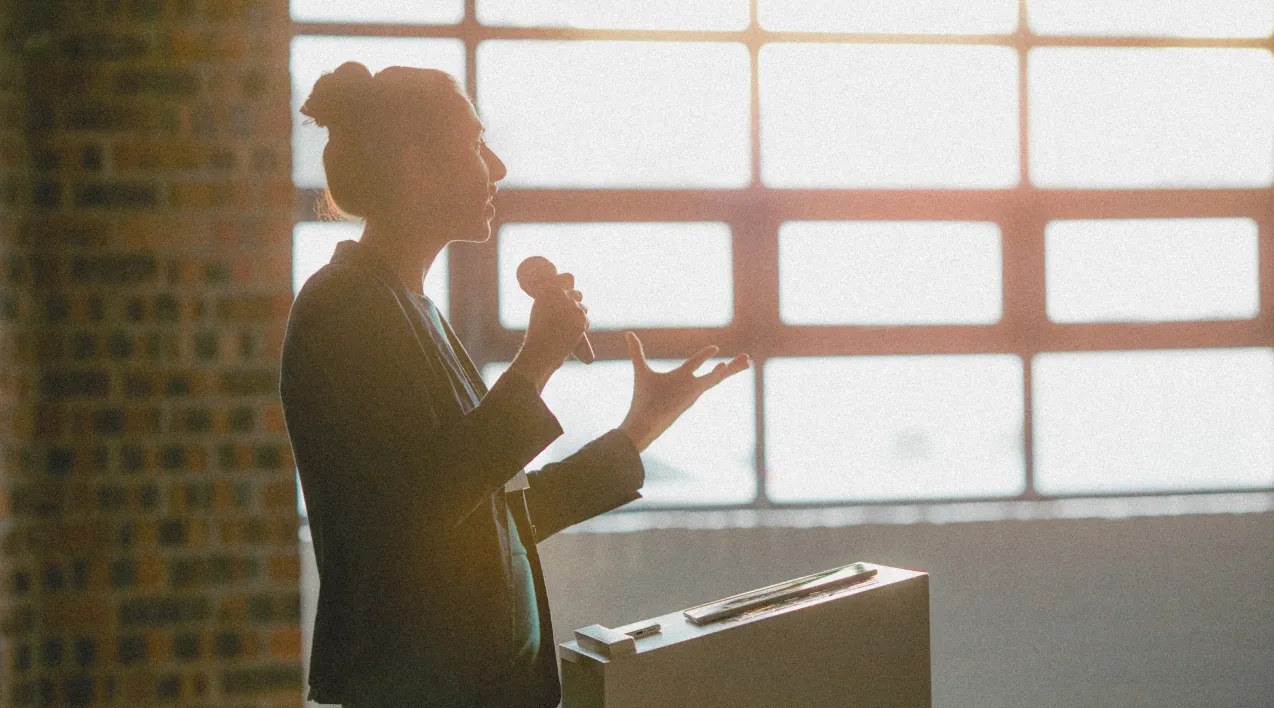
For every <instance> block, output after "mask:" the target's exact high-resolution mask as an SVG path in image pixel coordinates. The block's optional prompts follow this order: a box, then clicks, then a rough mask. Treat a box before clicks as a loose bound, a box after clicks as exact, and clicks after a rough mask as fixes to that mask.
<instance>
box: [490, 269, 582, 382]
mask: <svg viewBox="0 0 1274 708" xmlns="http://www.w3.org/2000/svg"><path fill="white" fill-rule="evenodd" d="M583 300H584V296H583V294H582V293H580V291H578V290H575V276H573V275H571V274H570V273H560V274H558V275H556V276H553V278H552V279H550V280H548V281H547V282H546V283H545V285H544V289H543V291H542V292H539V293H537V294H536V297H535V302H534V304H533V305H531V319H530V322H529V323H528V324H527V327H526V336H525V337H524V338H523V339H522V348H521V349H520V350H519V351H518V355H517V356H516V357H514V359H513V363H512V364H511V365H510V366H509V370H510V371H516V372H517V373H519V374H521V375H522V376H524V377H525V378H527V379H530V381H531V382H532V383H534V384H535V387H536V388H537V389H538V390H540V391H543V390H544V385H545V384H546V383H548V380H549V377H550V376H552V375H553V372H555V371H557V370H558V368H559V367H561V366H562V362H564V361H566V357H568V356H570V354H571V351H572V350H573V349H574V348H575V345H576V344H578V343H579V340H580V337H582V336H584V332H585V331H587V330H588V307H586V306H585V305H584V302H583Z"/></svg>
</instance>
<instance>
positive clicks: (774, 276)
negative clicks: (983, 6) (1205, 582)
mask: <svg viewBox="0 0 1274 708" xmlns="http://www.w3.org/2000/svg"><path fill="white" fill-rule="evenodd" d="M476 1H477V0H465V2H464V19H463V20H462V21H461V22H460V23H458V24H454V25H399V24H380V23H369V24H363V23H326V22H293V23H292V33H293V36H301V35H317V36H361V37H421V38H452V39H460V40H461V41H462V42H463V43H464V46H465V76H464V85H465V88H466V90H467V91H468V93H469V95H470V96H474V97H476V96H477V95H478V93H477V81H478V78H477V66H476V54H477V47H478V45H479V44H480V43H481V42H483V41H485V40H492V39H506V40H507V39H515V40H517V39H521V40H611V41H625V40H636V41H679V42H735V43H740V44H743V45H744V46H745V47H746V48H747V50H748V53H749V57H750V64H751V65H750V71H751V96H750V101H751V109H750V111H751V115H750V126H751V148H750V149H751V170H752V179H751V183H750V184H749V185H748V186H746V187H741V188H733V189H732V188H724V189H723V188H702V189H646V188H638V189H530V188H507V189H502V190H501V191H500V193H499V195H498V196H497V197H496V206H497V217H496V219H495V220H493V222H492V234H493V236H492V242H490V243H488V244H486V245H484V246H481V247H459V248H454V249H449V259H450V262H449V266H450V271H449V284H450V304H451V317H450V319H451V321H452V324H453V326H454V328H455V329H456V331H457V333H458V335H459V336H460V337H461V339H462V340H463V341H464V342H465V346H466V348H467V350H468V352H469V353H470V355H471V356H472V357H473V359H474V362H475V364H476V365H477V366H478V367H479V368H481V367H482V366H484V365H485V364H487V363H491V362H500V361H509V360H511V359H512V357H513V356H514V354H515V353H516V352H517V349H518V346H519V344H520V342H521V339H522V332H521V331H520V330H507V329H505V328H503V327H502V326H501V324H500V318H499V307H498V301H497V297H498V295H497V285H496V283H497V263H496V258H497V247H496V243H495V240H496V239H497V238H498V231H499V229H500V227H501V226H502V225H503V224H505V223H523V222H630V221H721V222H725V223H726V224H728V225H729V227H730V230H731V246H732V263H733V276H734V283H735V287H734V288H733V292H734V319H733V321H732V322H731V323H730V324H729V325H728V326H726V327H722V328H702V329H699V328H695V329H684V328H673V329H637V330H636V331H637V332H638V333H639V334H640V335H641V337H642V340H643V342H644V344H645V349H646V353H647V355H648V356H649V357H650V358H674V359H675V358H683V357H686V356H689V355H690V354H692V353H694V352H695V351H696V350H698V349H699V348H700V347H702V346H705V345H707V344H718V345H720V346H721V349H722V351H723V352H726V353H735V352H744V351H746V352H748V353H749V354H750V355H751V356H752V359H753V363H754V366H755V367H757V375H756V376H755V391H754V393H755V402H756V404H755V411H754V420H755V425H756V430H755V435H756V438H755V439H756V458H755V465H756V474H757V496H756V498H755V500H754V501H753V502H751V503H748V504H739V505H710V506H709V505H705V506H697V505H696V506H686V505H664V506H658V507H655V506H645V507H643V508H642V509H641V510H642V511H651V510H656V509H657V510H692V511H703V510H730V509H778V508H781V509H799V508H822V507H843V506H876V505H899V504H923V505H933V504H946V503H956V502H961V503H962V502H987V501H993V502H994V501H1034V500H1054V499H1073V498H1094V497H1101V498H1109V497H1115V498H1117V497H1124V496H1128V497H1148V496H1149V497H1154V496H1170V495H1171V496H1180V495H1182V494H1206V493H1217V492H1225V493H1227V494H1231V493H1235V492H1244V491H1260V492H1269V491H1272V490H1274V487H1259V488H1254V489H1234V488H1226V489H1199V490H1192V491H1185V492H1183V491H1167V492H1140V491H1139V492H1118V493H1104V494H1077V495H1043V494H1040V493H1038V492H1037V491H1036V489H1035V480H1034V459H1033V458H1034V455H1033V445H1032V438H1033V430H1032V412H1031V409H1032V403H1031V388H1032V360H1033V357H1034V356H1035V355H1036V354H1039V353H1044V352H1068V351H1103V350H1144V349H1207V348H1230V347H1269V346H1272V345H1274V314H1272V312H1274V243H1271V238H1272V233H1274V232H1272V226H1274V187H1269V188H1221V189H1207V188H1188V189H1060V188H1040V187H1035V186H1033V185H1032V184H1031V181H1030V175H1029V165H1030V161H1029V150H1030V144H1029V133H1028V117H1029V108H1030V105H1029V104H1030V95H1029V92H1028V86H1027V83H1028V78H1029V76H1028V73H1027V56H1028V54H1029V52H1030V50H1031V49H1033V48H1036V47H1049V46H1064V47H1200V48H1256V49H1264V50H1267V51H1274V35H1272V36H1270V37H1263V38H1236V39H1218V38H1181V37H1140V36H1131V37H1116V36H1065V35H1037V34H1035V33H1033V32H1032V31H1031V29H1030V25H1029V23H1028V22H1027V9H1028V7H1027V5H1028V0H1019V2H1018V26H1017V30H1016V31H1015V32H1014V33H1012V34H1004V35H929V34H863V33H843V32H778V31H770V30H766V29H764V28H762V27H760V25H759V24H758V22H757V0H751V3H750V6H751V10H750V22H749V25H748V27H747V28H746V29H742V30H725V31H703V30H693V31H679V30H607V29H587V30H586V29H573V28H552V27H494V26H484V25H482V24H480V23H479V22H478V21H477V19H476V12H475V7H476ZM771 42H831V43H845V44H881V43H890V44H918V43H919V44H975V45H976V44H982V45H999V46H1008V47H1011V48H1013V49H1014V50H1015V52H1016V54H1017V58H1018V81H1019V84H1018V94H1019V95H1018V105H1019V115H1018V130H1019V135H1018V145H1019V156H1018V161H1019V175H1020V180H1019V183H1018V185H1017V186H1015V187H1011V188H1003V189H999V188H996V189H859V188H847V189H789V188H779V187H767V186H765V185H764V184H763V183H762V181H761V169H760V168H761V164H760V152H761V151H760V130H759V123H760V121H759V119H760V104H759V92H758V71H757V59H758V53H759V51H760V48H761V47H762V46H763V45H765V44H767V43H771ZM297 195H298V211H297V220H298V221H314V220H318V218H319V217H318V214H317V213H316V211H315V206H316V205H317V203H318V202H319V200H320V199H321V197H322V190H318V189H301V188H298V190H297ZM1203 217H1244V218H1250V219H1252V220H1254V221H1255V222H1256V224H1257V228H1258V248H1259V265H1258V273H1259V279H1260V283H1259V288H1260V311H1259V313H1258V315H1257V316H1256V317H1255V318H1253V319H1249V320H1215V321H1189V322H1165V323H1083V324H1060V323H1054V322H1052V321H1050V320H1049V319H1048V315H1047V312H1046V309H1045V278H1044V245H1045V243H1044V229H1045V226H1046V225H1047V224H1048V222H1050V221H1053V220H1064V219H1131V218H1157V219H1162V218H1203ZM819 220H828V221H860V220H873V221H875V220H889V221H990V222H993V223H995V224H996V225H997V226H998V227H999V228H1000V233H1001V247H1002V249H1003V251H1002V263H1003V316H1002V318H1001V320H1000V321H999V322H998V323H995V324H991V325H915V326H912V325H906V326H883V327H882V326H825V325H801V326H795V325H788V324H785V323H784V322H783V321H782V320H781V318H780V316H779V307H778V292H779V283H778V230H779V226H780V224H782V223H783V222H785V221H819ZM462 294H463V296H462ZM590 339H591V340H592V343H593V347H594V349H595V350H596V352H597V356H598V358H599V359H624V358H627V349H626V345H625V343H624V339H623V331H622V330H621V331H604V332H595V333H590ZM981 353H1001V354H1003V353H1007V354H1016V355H1017V356H1019V357H1020V358H1021V360H1022V364H1023V391H1022V395H1023V403H1024V420H1023V440H1022V446H1023V447H1022V449H1023V454H1024V469H1025V492H1024V493H1023V494H1021V495H1018V496H1012V497H973V498H966V497H960V498H950V499H946V498H942V499H898V500H881V501H861V502H860V501H855V502H843V501H827V502H816V503H801V504H792V503H782V504H779V503H774V502H771V501H770V500H769V499H768V497H767V495H766V469H765V431H764V408H765V406H764V401H765V398H764V394H765V391H764V379H765V377H764V376H763V375H761V373H762V372H761V369H762V368H763V367H764V366H765V365H766V361H767V360H768V359H770V358H772V357H779V356H784V357H786V356H855V355H885V354H895V355H897V354H902V355H906V354H981Z"/></svg>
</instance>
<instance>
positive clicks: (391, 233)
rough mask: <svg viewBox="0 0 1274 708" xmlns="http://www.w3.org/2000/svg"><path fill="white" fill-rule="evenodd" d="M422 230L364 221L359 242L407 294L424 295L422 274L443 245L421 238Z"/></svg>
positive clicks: (427, 269) (426, 270) (423, 274)
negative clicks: (408, 292) (400, 283)
mask: <svg viewBox="0 0 1274 708" xmlns="http://www.w3.org/2000/svg"><path fill="white" fill-rule="evenodd" d="M421 231H424V230H423V229H411V228H402V227H401V226H399V225H398V224H387V223H383V222H377V221H373V220H371V219H368V220H367V224H366V226H364V227H363V236H362V238H360V239H359V242H360V243H362V244H363V247H364V248H366V249H368V250H370V251H371V252H372V254H373V255H375V257H376V258H377V259H378V260H380V261H381V262H382V263H384V264H385V265H386V266H387V267H388V268H389V269H390V270H392V271H393V272H394V274H395V275H397V276H398V279H399V280H401V281H402V282H403V284H404V285H406V286H407V288H408V289H409V290H411V291H412V292H415V293H416V294H418V295H423V294H424V292H425V289H424V280H425V274H426V273H428V272H429V268H430V267H431V266H432V265H433V262H434V259H436V258H437V257H438V254H439V253H441V252H442V249H443V248H444V247H445V246H446V245H447V244H446V243H437V242H435V241H434V240H433V239H431V238H428V237H425V238H422V237H421Z"/></svg>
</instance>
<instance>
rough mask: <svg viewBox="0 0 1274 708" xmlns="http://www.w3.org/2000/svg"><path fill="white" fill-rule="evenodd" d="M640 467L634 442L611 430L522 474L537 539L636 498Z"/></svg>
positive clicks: (640, 481)
mask: <svg viewBox="0 0 1274 708" xmlns="http://www.w3.org/2000/svg"><path fill="white" fill-rule="evenodd" d="M645 478H646V474H645V467H644V466H643V465H642V462H641V456H640V455H639V454H638V453H637V448H636V446H634V445H633V441H632V440H631V439H630V438H629V437H628V435H627V434H626V433H624V432H623V431H622V430H618V429H616V430H612V431H610V432H608V433H606V434H605V435H603V436H601V437H599V438H597V439H596V440H593V441H592V442H590V443H588V444H587V445H585V446H584V447H582V448H580V450H579V452H576V453H575V454H574V455H571V456H570V457H567V458H566V459H564V460H562V461H561V462H555V463H552V464H549V465H545V466H544V468H543V469H540V470H536V471H534V472H530V473H528V474H527V482H528V483H529V484H530V488H529V489H527V490H526V504H527V511H528V512H529V513H530V515H531V522H532V523H533V524H534V525H535V538H536V541H537V542H539V541H543V540H544V539H546V538H548V537H550V536H552V535H553V534H555V533H557V532H558V531H561V530H562V529H564V528H567V527H568V526H573V525H575V524H578V523H580V522H581V521H586V520H588V519H591V518H593V517H594V516H597V515H598V514H603V513H605V512H607V511H610V510H611V509H615V508H618V507H620V506H623V505H624V504H627V503H628V502H631V501H635V500H637V499H640V498H641V493H640V492H639V491H638V490H639V489H640V488H641V485H642V484H643V483H644V482H645Z"/></svg>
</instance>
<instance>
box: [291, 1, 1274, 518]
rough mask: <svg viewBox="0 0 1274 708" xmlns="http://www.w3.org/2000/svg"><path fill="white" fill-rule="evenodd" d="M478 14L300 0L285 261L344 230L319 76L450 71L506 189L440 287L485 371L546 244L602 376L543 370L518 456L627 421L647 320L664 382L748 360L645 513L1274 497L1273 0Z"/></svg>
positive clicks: (651, 463) (683, 438)
mask: <svg viewBox="0 0 1274 708" xmlns="http://www.w3.org/2000/svg"><path fill="white" fill-rule="evenodd" d="M473 8H474V10H473V12H474V16H473V17H471V18H468V20H466V19H465V4H464V3H463V2H462V1H461V0H435V1H433V2H428V3H401V2H389V1H382V0H374V1H371V0H364V1H362V2H357V3H355V2H330V1H320V0H293V1H292V13H293V17H294V19H295V20H296V22H297V23H298V24H297V25H296V26H297V28H298V29H297V35H296V36H295V38H294V39H293V42H292V57H291V66H292V85H293V108H294V111H293V113H294V116H295V119H296V125H295V129H294V138H293V140H294V170H293V174H294V180H295V182H296V185H297V187H298V189H299V190H300V193H301V201H302V208H303V215H302V219H301V221H300V222H299V223H298V224H297V226H296V230H295V259H294V273H295V279H296V280H295V282H296V286H297V287H298V288H300V287H301V285H302V284H303V283H304V281H305V279H306V278H308V277H309V276H310V275H311V274H312V273H313V272H314V271H315V270H317V269H318V268H319V267H321V266H322V265H323V264H324V263H326V262H327V260H328V259H329V258H330V256H331V253H332V250H333V249H334V248H335V244H336V243H337V242H339V241H340V240H344V239H356V238H358V234H359V230H360V227H359V225H358V224H353V223H320V222H318V221H316V220H315V217H314V216H313V213H312V212H310V211H308V209H309V208H310V205H312V204H313V202H314V201H315V199H316V198H317V197H318V194H319V192H318V191H317V190H320V189H321V188H322V186H323V184H324V177H323V171H322V158H321V155H322V147H323V144H324V140H325V132H324V131H323V130H321V129H318V128H317V127H315V126H313V125H309V124H305V123H303V122H302V121H301V118H302V117H301V116H300V115H299V114H298V113H296V111H295V109H296V108H299V106H300V105H301V103H302V102H303V101H304V98H305V96H306V95H307V94H308V92H309V90H310V88H311V87H312V86H313V83H314V81H315V80H316V79H317V78H318V76H319V75H320V74H321V72H323V71H330V70H332V69H335V68H336V66H338V65H339V64H340V63H341V62H342V61H346V60H358V61H362V62H364V63H366V64H367V65H368V66H369V67H370V68H371V69H372V70H373V71H376V70H378V69H380V68H383V67H385V66H388V65H391V64H404V65H410V66H422V67H435V68H440V69H443V70H445V71H448V72H451V73H453V74H454V75H455V76H457V77H458V78H459V79H461V83H462V84H463V85H465V86H467V87H468V90H469V91H470V93H471V95H472V96H473V97H474V99H475V102H476V105H477V108H478V111H479V114H480V115H481V117H482V119H483V121H484V123H485V124H486V126H487V130H488V133H487V134H488V138H489V143H490V144H491V146H492V147H493V148H494V149H495V150H496V152H497V153H499V154H500V155H501V157H502V158H503V159H504V161H505V162H506V163H507V165H508V170H509V172H508V177H507V179H506V180H505V181H504V182H503V183H502V184H501V187H502V193H501V196H500V201H499V202H498V205H499V215H498V217H497V221H496V223H495V224H494V226H493V231H494V236H493V238H492V242H490V243H487V244H482V245H478V244H454V245H452V246H450V247H448V249H447V251H446V252H444V256H443V257H442V258H440V259H439V261H438V262H437V263H435V265H434V267H433V269H432V270H431V272H430V274H429V277H428V279H427V281H426V286H427V292H428V293H429V295H430V297H431V298H433V299H434V300H435V302H437V303H438V304H439V306H440V307H441V308H442V310H443V311H444V312H449V313H450V317H451V320H452V322H453V325H454V326H455V327H456V329H457V331H458V332H459V333H460V336H461V337H462V339H464V340H465V342H466V346H467V347H468V349H469V352H470V354H471V355H473V357H474V358H475V360H476V361H477V363H478V365H479V366H480V367H483V371H484V376H486V377H487V378H488V379H490V380H494V378H495V377H498V375H499V374H500V372H502V371H503V370H504V368H505V367H506V366H507V362H508V361H509V360H510V359H511V357H512V356H513V354H514V353H516V350H517V343H518V341H519V339H520V336H521V331H522V330H523V328H525V326H526V321H527V315H528V312H529V308H530V301H529V299H528V298H527V297H526V296H525V295H524V294H523V293H522V292H521V291H520V290H519V289H518V287H517V285H516V279H515V278H514V270H515V269H516V266H517V264H518V263H519V262H520V261H521V260H522V259H523V258H526V257H527V256H530V255H544V256H547V257H548V258H550V259H551V260H553V261H554V262H555V263H557V264H558V266H559V269H561V270H564V271H570V272H573V273H575V274H576V277H577V284H578V287H579V288H580V289H581V290H582V291H583V292H584V293H585V296H586V302H587V303H588V304H589V306H590V317H591V320H592V324H593V336H594V339H595V341H596V343H597V344H598V346H599V349H600V350H601V351H603V353H604V357H603V358H604V359H605V358H608V359H609V360H605V361H600V362H598V363H596V364H594V365H592V366H588V367H586V366H583V365H579V364H574V363H572V364H568V365H567V366H565V367H564V368H563V370H562V371H561V372H560V373H559V374H557V375H556V376H555V377H554V378H553V380H552V382H551V383H550V385H549V388H548V389H547V390H546V391H545V400H546V401H547V402H548V404H549V406H550V408H552V409H553V410H554V412H555V413H556V414H557V415H558V417H559V419H560V420H561V422H562V424H563V427H564V429H565V431H566V433H565V435H564V436H563V437H562V438H561V439H559V440H558V441H557V442H555V443H554V444H553V445H552V446H550V447H549V449H547V450H545V451H544V453H543V454H542V455H541V456H540V457H539V458H537V461H536V463H535V464H537V465H538V464H543V463H547V462H550V461H552V460H555V459H561V458H562V457H564V456H566V455H569V454H570V453H571V452H573V451H574V450H575V449H577V448H578V447H579V446H580V445H582V444H584V443H585V442H587V441H588V440H589V439H591V438H593V437H595V436H597V435H600V434H601V433H603V432H605V431H606V430H607V429H609V428H610V427H613V426H614V425H615V424H616V423H618V422H619V420H620V419H622V417H623V414H624V411H625V409H626V406H627V403H628V396H629V392H630V387H631V376H632V372H631V366H630V365H629V364H628V362H627V361H626V360H625V359H623V358H622V357H623V356H624V354H623V347H622V340H621V338H622V335H623V332H624V331H625V330H629V329H632V330H637V331H639V332H640V333H641V334H642V336H643V338H644V339H645V340H646V341H647V342H648V351H650V352H651V355H652V357H654V358H655V360H656V362H657V364H656V365H657V366H660V367H664V368H670V367H672V366H674V365H675V363H676V362H677V361H678V360H680V359H681V358H684V357H685V356H688V355H690V354H692V353H693V352H694V351H695V350H697V349H698V348H699V347H700V346H702V345H703V344H704V343H706V342H713V341H715V342H720V343H722V344H723V345H724V346H725V349H726V350H725V351H723V352H722V354H723V355H732V354H734V353H738V352H742V351H747V352H749V353H751V354H752V356H753V358H754V368H753V370H751V371H749V372H747V373H745V374H743V375H740V376H737V377H735V378H733V379H731V380H729V381H728V382H727V383H726V384H724V385H722V386H720V387H719V388H718V389H715V390H713V391H711V392H710V393H709V394H708V395H706V396H705V397H704V399H703V400H702V401H701V403H700V404H699V405H697V406H696V407H695V408H694V409H692V411H691V412H690V413H689V414H687V415H686V416H685V417H684V418H683V419H682V420H681V421H679V422H678V423H677V424H676V425H675V426H674V427H673V428H672V429H671V430H670V431H669V432H668V433H667V434H666V435H665V436H664V437H663V438H661V439H660V440H659V441H658V442H657V443H656V444H655V445H654V446H652V447H651V448H650V450H649V451H648V452H647V453H646V455H645V460H646V465H647V486H646V490H645V491H646V499H645V500H643V501H642V502H640V503H639V504H637V505H636V507H637V508H655V507H686V508H704V507H710V506H727V507H747V506H757V507H766V506H771V505H842V504H862V503H875V502H891V503H892V502H901V501H934V500H953V501H954V500H968V499H1035V498H1041V497H1051V496H1091V495H1112V494H1115V495H1118V494H1129V495H1131V494H1158V493H1169V492H1172V493H1180V492H1201V491H1218V490H1236V489H1239V490H1243V489H1269V488H1270V487H1271V485H1274V353H1272V350H1271V349H1270V348H1269V344H1270V343H1269V341H1268V335H1267V333H1268V331H1269V325H1268V323H1267V314H1266V313H1267V311H1268V308H1269V307H1270V305H1271V302H1270V300H1269V295H1268V294H1265V295H1263V292H1264V293H1268V292H1269V288H1268V286H1267V285H1266V283H1264V282H1263V281H1262V273H1265V274H1266V277H1267V278H1268V277H1269V273H1270V270H1269V264H1270V262H1271V260H1270V259H1271V256H1270V249H1269V247H1268V244H1269V236H1270V231H1269V229H1270V221H1269V214H1270V213H1271V202H1270V195H1271V189H1270V188H1271V183H1272V182H1274V60H1272V58H1271V52H1270V34H1271V31H1274V2H1270V0H1135V1H1134V0H1125V1H1124V2H1098V1H1097V0H1029V2H1026V3H1024V4H1022V5H1019V3H1018V2H1017V1H1016V0H984V1H982V2H975V3H969V2H962V1H958V0H898V1H890V0H866V1H863V2H841V1H839V0H753V1H752V2H751V3H749V1H748V0H722V1H720V2H710V3H684V2H677V1H675V0H658V1H651V2H641V3H634V2H623V1H621V0H563V1H559V2H551V3H528V2H519V1H516V0H476V2H475V3H474V4H473ZM753 18H755V20H753ZM378 35H382V36H378ZM388 35H403V36H388Z"/></svg>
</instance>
